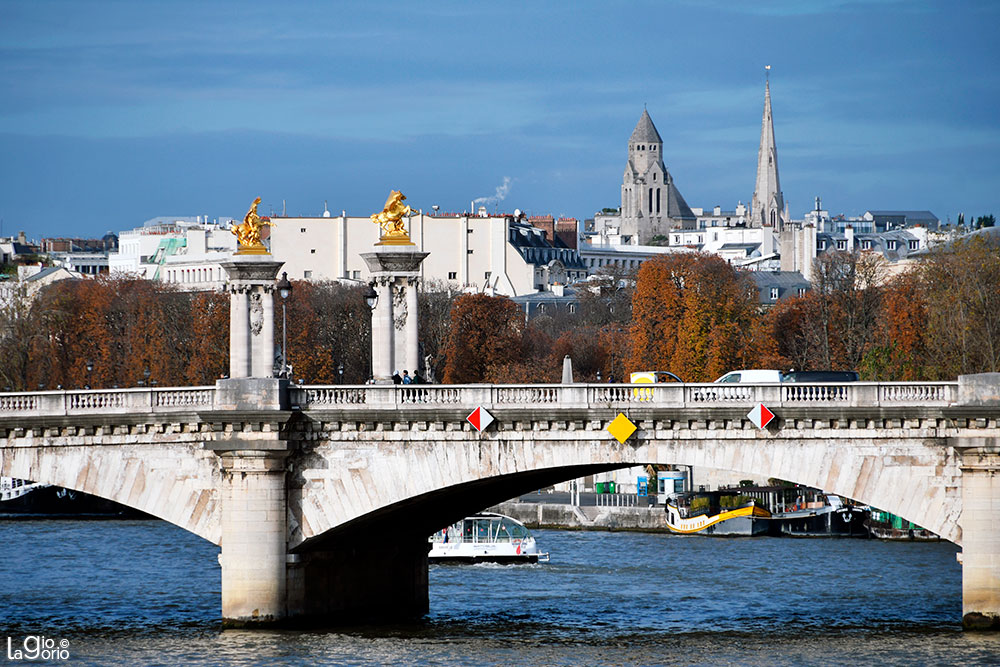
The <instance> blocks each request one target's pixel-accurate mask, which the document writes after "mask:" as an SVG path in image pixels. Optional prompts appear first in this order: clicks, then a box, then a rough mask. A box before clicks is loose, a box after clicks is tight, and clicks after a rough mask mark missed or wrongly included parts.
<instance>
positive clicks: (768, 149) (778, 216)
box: [750, 65, 788, 231]
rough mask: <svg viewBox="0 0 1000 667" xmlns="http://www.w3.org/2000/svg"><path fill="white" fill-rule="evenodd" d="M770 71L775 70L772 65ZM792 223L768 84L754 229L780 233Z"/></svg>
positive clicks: (753, 208) (752, 221) (754, 200)
mask: <svg viewBox="0 0 1000 667" xmlns="http://www.w3.org/2000/svg"><path fill="white" fill-rule="evenodd" d="M766 69H767V70H770V69H771V66H770V65H768V66H767V68H766ZM787 220H788V211H787V210H786V209H785V198H784V196H783V195H782V194H781V184H780V183H779V182H778V149H777V146H776V145H775V143H774V120H773V119H772V118H771V82H770V78H768V80H767V81H766V82H765V84H764V118H763V120H762V121H761V125H760V150H759V151H758V152H757V187H756V188H755V189H754V192H753V198H752V199H751V200H750V226H751V227H774V228H775V231H779V230H781V229H782V227H784V225H785V222H786V221H787Z"/></svg>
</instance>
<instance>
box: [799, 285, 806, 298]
mask: <svg viewBox="0 0 1000 667" xmlns="http://www.w3.org/2000/svg"><path fill="white" fill-rule="evenodd" d="M805 295H806V288H805V287H800V288H799V296H805Z"/></svg>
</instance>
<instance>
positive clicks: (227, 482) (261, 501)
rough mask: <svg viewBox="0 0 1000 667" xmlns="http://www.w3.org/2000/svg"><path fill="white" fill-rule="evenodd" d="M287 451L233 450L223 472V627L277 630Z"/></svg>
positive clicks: (282, 609)
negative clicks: (253, 627) (269, 627)
mask: <svg viewBox="0 0 1000 667" xmlns="http://www.w3.org/2000/svg"><path fill="white" fill-rule="evenodd" d="M287 454H288V452H287V451H280V450H278V451H275V450H236V451H229V452H224V453H222V454H221V455H220V459H221V468H222V489H221V494H220V495H221V501H222V502H221V505H222V516H221V519H222V554H221V557H220V559H219V562H220V564H221V565H222V622H223V625H225V626H226V627H247V626H264V625H276V624H279V623H281V622H282V621H284V619H285V617H286V615H287V611H286V600H285V598H286V590H285V559H286V555H285V554H286V552H287V548H286V540H287V519H286V517H287V510H286V506H285V493H286V491H285V457H286V456H287Z"/></svg>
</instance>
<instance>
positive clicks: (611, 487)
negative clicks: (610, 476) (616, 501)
mask: <svg viewBox="0 0 1000 667" xmlns="http://www.w3.org/2000/svg"><path fill="white" fill-rule="evenodd" d="M614 492H615V483H614V482H608V493H614Z"/></svg>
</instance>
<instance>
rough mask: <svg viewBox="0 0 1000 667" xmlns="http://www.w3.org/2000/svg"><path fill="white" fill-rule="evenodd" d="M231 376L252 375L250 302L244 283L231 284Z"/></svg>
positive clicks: (242, 376)
mask: <svg viewBox="0 0 1000 667" xmlns="http://www.w3.org/2000/svg"><path fill="white" fill-rule="evenodd" d="M229 377H231V378H245V377H250V303H249V301H248V298H247V292H246V289H245V287H244V286H243V285H234V284H232V283H230V285H229Z"/></svg>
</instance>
